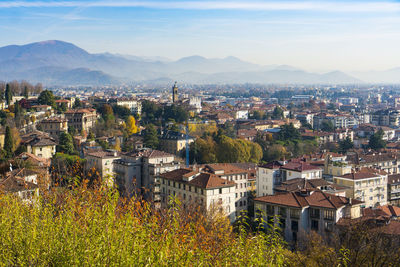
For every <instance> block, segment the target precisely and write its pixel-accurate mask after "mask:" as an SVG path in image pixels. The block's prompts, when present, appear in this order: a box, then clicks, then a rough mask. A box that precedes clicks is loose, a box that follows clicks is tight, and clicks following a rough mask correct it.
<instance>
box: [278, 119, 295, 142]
mask: <svg viewBox="0 0 400 267" xmlns="http://www.w3.org/2000/svg"><path fill="white" fill-rule="evenodd" d="M278 139H279V140H282V141H286V140H289V141H293V140H298V139H300V132H299V130H297V129H296V128H295V127H294V125H293V123H290V124H285V125H283V126H282V127H281V131H280V132H279V134H278Z"/></svg>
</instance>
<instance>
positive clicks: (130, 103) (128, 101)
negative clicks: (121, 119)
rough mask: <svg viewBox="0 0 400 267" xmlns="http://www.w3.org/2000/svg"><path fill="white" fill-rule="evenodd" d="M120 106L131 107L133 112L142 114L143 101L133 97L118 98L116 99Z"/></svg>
mask: <svg viewBox="0 0 400 267" xmlns="http://www.w3.org/2000/svg"><path fill="white" fill-rule="evenodd" d="M115 102H116V104H117V105H118V106H123V107H127V108H129V110H130V111H131V112H132V113H136V114H138V115H140V114H142V103H141V102H140V101H138V100H136V99H133V98H118V99H116V100H115Z"/></svg>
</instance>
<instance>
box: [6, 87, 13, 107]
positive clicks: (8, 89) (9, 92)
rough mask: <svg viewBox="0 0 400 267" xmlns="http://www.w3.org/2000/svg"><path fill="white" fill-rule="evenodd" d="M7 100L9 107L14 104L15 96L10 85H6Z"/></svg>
mask: <svg viewBox="0 0 400 267" xmlns="http://www.w3.org/2000/svg"><path fill="white" fill-rule="evenodd" d="M5 98H6V103H7V105H10V104H11V102H12V98H13V94H12V91H11V89H10V84H8V83H7V85H6V92H5Z"/></svg>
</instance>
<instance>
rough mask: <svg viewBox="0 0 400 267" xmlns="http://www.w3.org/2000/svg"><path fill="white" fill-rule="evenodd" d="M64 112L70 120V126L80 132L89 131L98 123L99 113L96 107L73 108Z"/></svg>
mask: <svg viewBox="0 0 400 267" xmlns="http://www.w3.org/2000/svg"><path fill="white" fill-rule="evenodd" d="M64 114H65V118H66V119H67V120H68V127H74V128H75V129H76V130H77V131H79V132H81V131H82V130H84V131H86V132H89V130H90V129H91V128H93V127H94V126H95V125H96V121H97V113H96V110H95V109H92V108H84V109H71V110H67V111H66V112H65V113H64Z"/></svg>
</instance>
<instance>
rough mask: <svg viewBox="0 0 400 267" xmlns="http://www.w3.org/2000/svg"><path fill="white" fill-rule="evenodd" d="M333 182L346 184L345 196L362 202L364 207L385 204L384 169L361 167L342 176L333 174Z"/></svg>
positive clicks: (386, 180) (385, 180)
mask: <svg viewBox="0 0 400 267" xmlns="http://www.w3.org/2000/svg"><path fill="white" fill-rule="evenodd" d="M333 181H334V183H336V184H338V185H342V186H346V187H347V188H348V189H347V190H346V197H351V198H355V199H358V200H360V201H362V202H364V207H375V206H379V205H386V203H387V200H388V197H387V196H388V193H387V184H388V175H387V173H386V172H384V171H378V170H374V169H369V168H365V169H361V170H358V171H353V172H352V173H349V174H345V175H342V176H334V177H333Z"/></svg>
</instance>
